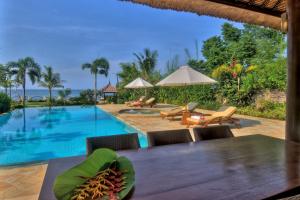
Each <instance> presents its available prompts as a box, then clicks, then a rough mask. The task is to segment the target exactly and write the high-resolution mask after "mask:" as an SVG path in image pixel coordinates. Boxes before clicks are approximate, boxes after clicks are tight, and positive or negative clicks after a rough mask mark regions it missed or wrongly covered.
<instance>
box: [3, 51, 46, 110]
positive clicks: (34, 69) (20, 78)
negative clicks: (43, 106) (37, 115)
mask: <svg viewBox="0 0 300 200" xmlns="http://www.w3.org/2000/svg"><path fill="white" fill-rule="evenodd" d="M7 65H8V66H9V67H11V68H12V71H13V74H15V75H16V82H17V83H18V84H20V85H22V89H23V100H22V101H23V106H24V107H25V101H26V77H27V76H28V77H29V79H30V81H31V83H32V84H35V83H36V82H37V81H39V80H40V77H41V69H40V66H39V64H38V63H36V62H35V61H34V59H33V58H31V57H26V58H23V59H19V60H18V61H17V62H9V63H8V64H7Z"/></svg>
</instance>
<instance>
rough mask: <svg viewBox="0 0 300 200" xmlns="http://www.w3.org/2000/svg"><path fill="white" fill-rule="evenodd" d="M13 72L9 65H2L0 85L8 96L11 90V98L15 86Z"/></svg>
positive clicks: (0, 67)
mask: <svg viewBox="0 0 300 200" xmlns="http://www.w3.org/2000/svg"><path fill="white" fill-rule="evenodd" d="M13 73H14V72H13V70H12V69H11V67H10V66H9V65H1V64H0V85H1V86H2V87H3V88H4V89H5V93H6V94H7V95H8V89H9V96H10V98H11V88H12V86H13V80H12V76H13Z"/></svg>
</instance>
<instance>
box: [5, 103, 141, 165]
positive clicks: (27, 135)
mask: <svg viewBox="0 0 300 200" xmlns="http://www.w3.org/2000/svg"><path fill="white" fill-rule="evenodd" d="M132 132H137V131H136V130H135V129H134V128H132V127H131V126H128V125H126V124H125V123H123V122H121V121H119V120H118V119H116V118H115V117H114V116H112V115H110V114H108V113H106V112H104V111H103V110H101V109H99V108H97V107H95V106H88V107H81V106H68V107H53V108H51V109H49V108H26V109H19V110H14V111H13V112H11V113H8V114H5V115H2V116H0V166H5V165H15V164H22V163H30V162H37V161H44V160H49V159H52V158H59V157H68V156H76V155H83V154H85V153H86V145H85V139H86V138H87V137H91V136H105V135H115V134H126V133H132ZM139 140H140V143H141V146H142V147H145V146H147V139H146V137H145V136H144V135H143V134H142V133H139Z"/></svg>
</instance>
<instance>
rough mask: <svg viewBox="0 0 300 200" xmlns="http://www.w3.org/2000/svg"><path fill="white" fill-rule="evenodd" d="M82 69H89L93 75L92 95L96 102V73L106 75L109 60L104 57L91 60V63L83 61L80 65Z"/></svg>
mask: <svg viewBox="0 0 300 200" xmlns="http://www.w3.org/2000/svg"><path fill="white" fill-rule="evenodd" d="M81 67H82V69H83V70H84V69H89V70H90V72H91V74H93V75H94V85H95V87H94V97H95V104H96V103H97V75H98V74H101V75H104V76H105V77H107V75H108V70H109V62H108V61H107V60H106V58H98V59H96V60H94V61H93V63H85V64H83V65H82V66H81Z"/></svg>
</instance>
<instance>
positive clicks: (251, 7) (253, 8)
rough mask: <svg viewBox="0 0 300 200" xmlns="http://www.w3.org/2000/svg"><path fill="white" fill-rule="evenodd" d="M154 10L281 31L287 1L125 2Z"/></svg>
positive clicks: (199, 0) (144, 0) (157, 0)
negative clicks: (158, 9) (213, 18)
mask: <svg viewBox="0 0 300 200" xmlns="http://www.w3.org/2000/svg"><path fill="white" fill-rule="evenodd" d="M125 1H131V2H133V3H139V4H144V5H148V6H151V7H154V8H161V9H172V10H177V11H185V12H192V13H197V14H199V15H209V16H214V17H220V18H226V19H229V20H233V21H238V22H244V23H249V24H256V25H262V26H266V27H271V28H275V29H278V30H281V15H282V14H283V13H285V12H286V4H287V0H125Z"/></svg>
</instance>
